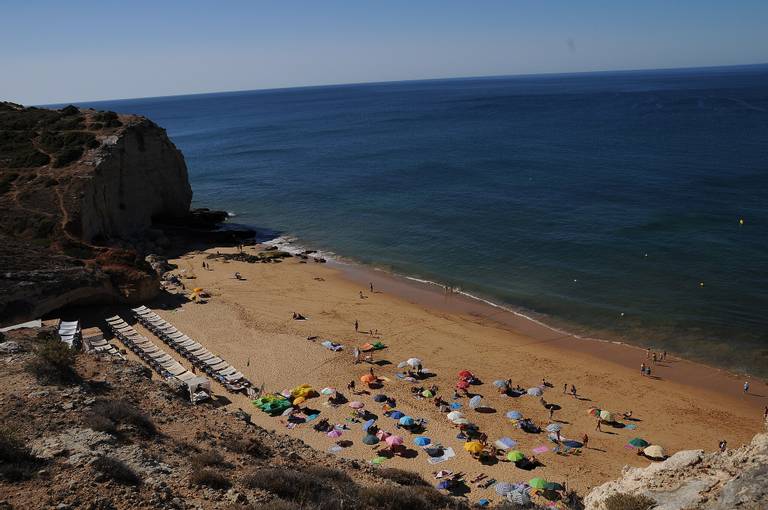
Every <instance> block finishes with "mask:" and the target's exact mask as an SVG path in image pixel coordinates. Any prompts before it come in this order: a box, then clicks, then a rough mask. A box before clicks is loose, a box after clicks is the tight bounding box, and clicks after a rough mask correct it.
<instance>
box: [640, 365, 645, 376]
mask: <svg viewBox="0 0 768 510" xmlns="http://www.w3.org/2000/svg"><path fill="white" fill-rule="evenodd" d="M640 375H645V363H640Z"/></svg>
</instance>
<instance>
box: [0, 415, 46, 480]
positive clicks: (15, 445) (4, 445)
mask: <svg viewBox="0 0 768 510" xmlns="http://www.w3.org/2000/svg"><path fill="white" fill-rule="evenodd" d="M41 464H42V461H41V460H40V459H38V458H36V457H35V456H34V455H32V452H31V451H30V450H29V448H27V446H26V445H25V444H24V442H23V441H21V439H19V437H18V436H17V434H16V432H15V431H14V430H12V429H10V428H7V427H0V480H5V481H8V482H18V481H22V480H27V479H29V478H32V476H34V473H35V471H36V470H37V469H39V467H40V465H41Z"/></svg>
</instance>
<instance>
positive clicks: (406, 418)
mask: <svg viewBox="0 0 768 510" xmlns="http://www.w3.org/2000/svg"><path fill="white" fill-rule="evenodd" d="M414 423H415V420H414V419H413V418H411V417H410V416H403V417H402V418H400V425H405V426H406V427H410V426H411V425H413V424H414Z"/></svg>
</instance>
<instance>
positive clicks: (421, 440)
mask: <svg viewBox="0 0 768 510" xmlns="http://www.w3.org/2000/svg"><path fill="white" fill-rule="evenodd" d="M431 442H432V440H431V439H430V438H428V437H424V436H419V437H415V438H413V444H415V445H416V446H427V445H428V444H430V443H431Z"/></svg>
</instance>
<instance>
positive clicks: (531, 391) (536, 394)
mask: <svg viewBox="0 0 768 510" xmlns="http://www.w3.org/2000/svg"><path fill="white" fill-rule="evenodd" d="M528 394H529V395H530V396H532V397H540V396H542V395H543V394H544V392H543V391H542V389H541V388H539V387H538V386H534V387H533V388H528Z"/></svg>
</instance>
